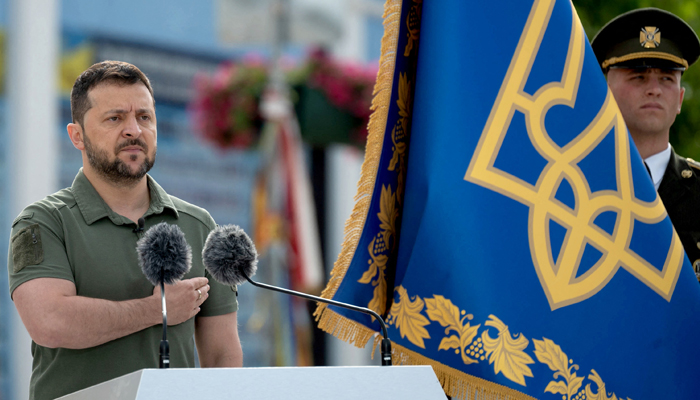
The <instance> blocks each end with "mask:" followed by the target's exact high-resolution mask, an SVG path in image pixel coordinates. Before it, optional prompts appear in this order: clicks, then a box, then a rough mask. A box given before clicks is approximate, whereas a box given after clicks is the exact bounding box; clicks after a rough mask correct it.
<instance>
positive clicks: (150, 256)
mask: <svg viewBox="0 0 700 400" xmlns="http://www.w3.org/2000/svg"><path fill="white" fill-rule="evenodd" d="M142 222H143V218H140V219H139V227H141V229H143V223H142ZM136 253H138V258H139V265H140V266H141V270H142V271H143V273H144V275H146V278H147V279H148V280H149V281H150V282H151V283H152V284H153V286H156V285H159V284H160V295H161V304H162V310H163V340H161V341H160V364H159V367H160V368H168V367H170V345H169V344H168V312H167V310H166V308H165V285H164V284H165V283H167V284H169V285H172V284H173V283H175V281H177V280H178V279H180V278H182V277H183V276H185V274H186V273H187V272H188V271H189V270H190V267H191V266H192V248H191V247H190V245H189V244H187V240H185V234H184V233H182V230H180V227H178V226H177V225H169V224H167V223H165V222H161V223H159V224H157V225H155V226H153V227H152V228H150V229H149V230H147V231H146V233H145V234H144V235H143V237H142V238H141V239H139V240H138V242H136Z"/></svg>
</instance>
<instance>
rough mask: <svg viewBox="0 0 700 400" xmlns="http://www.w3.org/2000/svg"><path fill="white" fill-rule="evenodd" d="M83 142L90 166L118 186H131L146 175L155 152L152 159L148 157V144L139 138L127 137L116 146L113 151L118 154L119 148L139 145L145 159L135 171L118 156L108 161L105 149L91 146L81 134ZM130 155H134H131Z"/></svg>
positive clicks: (151, 165)
mask: <svg viewBox="0 0 700 400" xmlns="http://www.w3.org/2000/svg"><path fill="white" fill-rule="evenodd" d="M83 143H84V144H85V154H87V158H88V162H89V163H90V166H91V167H92V168H93V169H94V170H95V171H97V173H98V174H100V175H101V176H102V177H104V178H105V179H107V180H108V181H110V182H112V183H114V184H116V185H119V186H131V185H134V184H136V183H137V182H139V181H141V179H143V177H144V176H146V173H147V172H148V171H150V170H151V168H152V167H153V163H154V162H155V153H154V154H153V160H151V159H150V158H148V146H147V145H146V143H144V142H142V141H141V140H139V139H129V140H127V141H126V142H123V143H121V144H120V145H119V146H117V148H116V151H115V154H118V153H119V150H121V149H123V148H124V147H127V146H141V147H142V148H143V149H144V151H145V152H146V159H145V160H144V161H143V164H141V168H139V169H138V170H137V171H136V172H131V169H130V168H129V166H127V165H126V164H125V163H124V162H123V161H122V160H121V159H120V158H119V157H117V158H115V159H114V161H109V156H108V154H107V151H106V150H97V149H95V148H93V147H92V144H91V143H90V140H89V139H88V137H87V135H85V134H83ZM132 157H136V156H135V155H133V156H132ZM134 159H135V158H134Z"/></svg>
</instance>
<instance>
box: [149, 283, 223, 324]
mask: <svg viewBox="0 0 700 400" xmlns="http://www.w3.org/2000/svg"><path fill="white" fill-rule="evenodd" d="M208 283H209V280H208V279H207V278H192V279H185V280H184V281H178V282H176V283H174V284H172V285H165V304H166V307H167V311H168V325H178V324H181V323H183V322H185V321H187V320H189V319H190V318H192V317H194V316H195V315H197V313H199V310H200V308H199V306H201V305H202V303H204V300H206V299H207V298H208V297H209V285H208ZM200 293H201V294H200ZM153 296H155V297H157V298H158V301H159V302H160V301H161V295H160V285H156V287H155V288H154V289H153Z"/></svg>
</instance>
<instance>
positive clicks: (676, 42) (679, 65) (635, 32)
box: [591, 8, 700, 71]
mask: <svg viewBox="0 0 700 400" xmlns="http://www.w3.org/2000/svg"><path fill="white" fill-rule="evenodd" d="M591 46H592V47H593V52H594V53H595V56H596V58H597V59H598V63H599V64H600V66H601V68H603V70H607V68H610V67H623V68H663V69H677V70H681V71H684V70H686V69H687V68H688V67H689V66H690V65H691V64H693V63H694V62H695V61H696V60H697V59H698V56H699V55H700V40H698V36H697V35H696V34H695V32H694V31H693V28H691V27H690V25H688V24H687V23H686V22H685V21H683V20H682V19H680V18H678V17H677V16H675V15H674V14H672V13H670V12H668V11H664V10H660V9H658V8H640V9H637V10H633V11H629V12H626V13H624V14H622V15H619V16H617V17H616V18H615V19H613V20H612V21H610V22H608V23H607V24H606V25H605V26H604V27H603V28H602V29H601V30H600V31H599V32H598V34H597V35H596V36H595V37H594V38H593V40H592V41H591Z"/></svg>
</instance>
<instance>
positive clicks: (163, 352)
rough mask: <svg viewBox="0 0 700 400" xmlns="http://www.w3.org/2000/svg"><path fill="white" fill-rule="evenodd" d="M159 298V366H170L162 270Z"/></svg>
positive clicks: (161, 273)
mask: <svg viewBox="0 0 700 400" xmlns="http://www.w3.org/2000/svg"><path fill="white" fill-rule="evenodd" d="M160 275H161V279H160V300H161V304H162V307H163V339H162V340H161V341H160V362H159V364H158V367H159V368H170V344H169V343H168V312H167V311H166V309H165V284H164V283H163V271H162V270H161V272H160Z"/></svg>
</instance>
